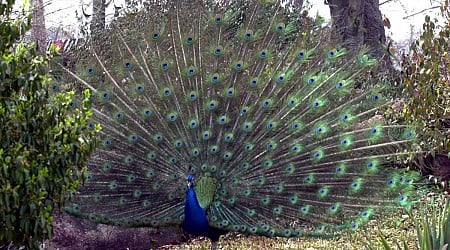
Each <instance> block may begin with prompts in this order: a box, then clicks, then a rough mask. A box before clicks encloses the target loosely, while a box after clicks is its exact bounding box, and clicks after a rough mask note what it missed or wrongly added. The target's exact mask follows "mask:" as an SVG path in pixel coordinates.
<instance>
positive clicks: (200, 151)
mask: <svg viewBox="0 0 450 250" xmlns="http://www.w3.org/2000/svg"><path fill="white" fill-rule="evenodd" d="M327 32H330V31H328V30H326V29H325V28H323V27H320V23H317V22H316V21H315V20H312V19H309V18H308V17H306V15H304V13H300V12H298V11H296V10H295V11H294V10H293V9H292V6H290V5H289V4H283V3H281V2H280V1H273V0H259V1H244V0H241V1H211V0H195V1H177V0H167V1H148V2H146V3H145V5H144V6H143V8H142V11H140V12H137V13H128V14H125V15H124V16H123V17H121V18H119V19H118V20H115V21H113V22H112V23H111V24H110V27H109V28H108V29H106V30H105V32H104V33H102V34H101V35H98V37H99V38H97V39H92V40H91V41H90V42H89V43H90V45H89V47H86V48H85V51H84V54H83V53H80V56H79V58H77V64H76V66H75V69H66V70H65V72H66V73H67V74H68V76H69V77H68V79H69V78H70V82H71V84H72V85H70V88H74V89H77V90H80V91H81V90H85V89H87V90H89V91H90V93H91V99H92V107H91V108H92V113H93V117H92V120H91V121H90V123H89V127H90V128H92V129H94V128H96V127H101V131H100V132H99V138H98V147H97V149H96V150H95V153H94V154H93V155H92V157H91V158H90V160H89V162H88V171H87V172H86V174H85V183H84V186H83V187H82V188H81V189H80V190H79V192H77V193H75V194H74V197H73V200H71V201H70V203H69V204H67V205H66V207H65V210H66V211H67V212H68V213H70V214H72V215H75V216H79V217H82V218H86V219H89V220H92V221H95V222H98V223H105V224H112V225H120V226H128V227H155V228H158V227H167V226H174V227H176V226H179V227H181V228H183V230H184V231H186V232H187V233H189V234H192V235H195V236H206V237H209V238H210V239H211V240H212V241H217V240H218V239H219V237H220V235H222V234H224V233H227V232H239V233H242V234H247V235H262V236H268V237H270V236H280V237H300V236H327V235H336V234H338V233H339V232H340V231H342V230H349V231H353V230H357V229H358V228H360V227H362V226H363V225H364V224H365V223H366V222H368V221H369V220H371V219H372V218H376V216H377V214H378V213H379V212H380V211H384V210H388V209H398V208H400V207H406V208H408V207H410V206H411V204H413V201H414V196H413V187H414V183H415V181H416V180H417V179H418V178H419V176H418V174H417V173H415V172H410V171H406V170H404V169H400V168H398V167H396V166H398V165H399V163H401V162H402V161H404V160H405V159H407V158H408V157H409V156H411V155H413V154H414V144H415V142H416V140H417V139H416V138H417V135H416V132H415V130H414V128H413V127H412V126H410V125H408V124H402V123H400V122H389V121H388V120H387V119H386V118H385V115H384V114H385V113H386V112H387V111H388V110H389V109H390V107H391V105H392V100H391V98H390V97H389V90H390V89H391V88H392V87H391V85H390V84H389V82H388V81H387V80H385V79H383V78H381V77H378V76H377V74H376V73H374V72H376V71H375V70H373V69H374V67H376V66H377V64H378V62H377V60H376V59H375V58H373V57H371V56H370V49H369V48H367V47H362V48H360V49H358V50H356V49H352V50H350V49H346V46H345V44H337V43H336V42H334V43H333V42H332V41H331V40H328V39H327V36H326V35H325V34H327ZM81 54H83V55H81ZM62 84H63V83H55V86H54V89H55V90H56V89H59V90H61V89H63V87H62ZM64 84H67V83H64ZM72 104H73V107H74V108H77V106H78V105H81V104H80V103H79V102H77V100H76V98H75V99H74V100H73V102H72Z"/></svg>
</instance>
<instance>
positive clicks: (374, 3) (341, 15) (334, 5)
mask: <svg viewBox="0 0 450 250" xmlns="http://www.w3.org/2000/svg"><path fill="white" fill-rule="evenodd" d="M325 3H326V4H328V5H329V7H330V14H331V19H332V22H333V25H332V32H333V33H332V34H333V37H332V39H334V40H336V41H338V42H341V43H343V44H344V45H345V46H346V47H347V48H348V49H352V48H357V47H360V46H362V45H367V46H368V47H369V48H370V53H371V55H372V56H374V57H376V58H379V59H380V61H382V64H383V65H384V66H387V67H391V66H392V62H391V60H390V58H389V56H388V54H387V51H386V49H384V46H383V45H384V44H385V42H386V35H385V33H384V25H383V17H382V15H381V11H380V8H379V0H328V1H325ZM383 68H384V67H383Z"/></svg>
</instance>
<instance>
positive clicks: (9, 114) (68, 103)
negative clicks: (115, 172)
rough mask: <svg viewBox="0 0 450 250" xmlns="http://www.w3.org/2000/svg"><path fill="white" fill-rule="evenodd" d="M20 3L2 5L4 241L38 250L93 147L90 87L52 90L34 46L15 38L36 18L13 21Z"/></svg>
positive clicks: (10, 0)
mask: <svg viewBox="0 0 450 250" xmlns="http://www.w3.org/2000/svg"><path fill="white" fill-rule="evenodd" d="M13 4H14V0H6V1H5V0H3V1H1V2H0V143H1V144H2V147H1V149H0V245H1V243H5V242H12V243H14V244H15V245H16V246H26V247H28V248H38V246H39V243H40V242H41V241H42V240H44V239H46V238H50V237H51V235H52V227H51V223H52V221H53V217H52V215H51V212H52V210H53V209H54V207H56V206H57V205H62V203H63V202H64V199H65V196H66V194H70V193H71V192H73V191H75V190H76V188H77V186H78V184H79V182H80V181H81V180H82V178H81V177H82V176H83V173H84V171H85V167H84V162H85V161H86V160H87V158H88V157H89V155H90V153H91V152H92V150H93V149H94V146H95V140H93V139H94V135H95V133H96V132H97V131H98V130H99V127H95V126H94V127H92V126H91V127H90V126H89V119H90V116H91V111H90V103H89V92H85V95H84V97H85V98H84V100H82V102H81V103H78V104H77V103H75V102H74V101H73V99H74V98H73V97H74V93H73V92H66V93H56V92H53V89H49V84H48V83H49V79H48V77H47V75H46V70H45V66H46V64H47V63H48V59H46V58H43V57H40V56H37V55H36V53H35V50H34V47H33V45H30V46H26V45H24V44H22V43H20V44H17V41H18V40H19V38H20V37H21V36H22V34H24V33H25V31H27V30H28V29H29V28H30V16H29V15H28V16H26V17H25V18H23V19H16V20H13V19H11V18H10V13H11V10H12V5H13Z"/></svg>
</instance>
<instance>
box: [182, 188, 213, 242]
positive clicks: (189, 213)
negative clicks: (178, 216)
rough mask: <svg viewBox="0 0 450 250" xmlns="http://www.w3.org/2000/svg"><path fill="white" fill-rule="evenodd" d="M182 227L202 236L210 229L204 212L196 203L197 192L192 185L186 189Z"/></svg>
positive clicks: (207, 233) (208, 232)
mask: <svg viewBox="0 0 450 250" xmlns="http://www.w3.org/2000/svg"><path fill="white" fill-rule="evenodd" d="M183 229H184V230H186V231H187V232H188V233H191V234H193V235H203V236H207V235H209V234H210V230H211V228H210V227H209V223H208V219H207V217H206V212H205V210H203V208H202V207H201V206H200V204H199V203H198V200H197V194H196V193H195V190H194V187H192V186H190V187H188V190H187V191H186V204H185V206H184V222H183Z"/></svg>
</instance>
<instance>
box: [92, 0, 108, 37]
mask: <svg viewBox="0 0 450 250" xmlns="http://www.w3.org/2000/svg"><path fill="white" fill-rule="evenodd" d="M92 4H93V8H92V9H93V13H92V22H91V33H92V34H95V33H96V32H98V31H102V30H104V29H105V20H106V6H107V4H106V0H92Z"/></svg>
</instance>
